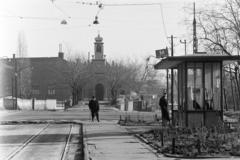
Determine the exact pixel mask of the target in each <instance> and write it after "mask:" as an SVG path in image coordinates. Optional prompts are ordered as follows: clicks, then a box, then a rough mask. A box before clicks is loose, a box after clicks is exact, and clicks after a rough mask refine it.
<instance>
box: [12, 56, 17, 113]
mask: <svg viewBox="0 0 240 160" xmlns="http://www.w3.org/2000/svg"><path fill="white" fill-rule="evenodd" d="M13 62H14V81H15V94H14V95H15V98H16V102H15V105H16V106H14V108H15V109H16V110H17V109H18V106H17V105H18V104H17V96H18V93H17V92H18V85H17V60H16V57H15V54H13Z"/></svg>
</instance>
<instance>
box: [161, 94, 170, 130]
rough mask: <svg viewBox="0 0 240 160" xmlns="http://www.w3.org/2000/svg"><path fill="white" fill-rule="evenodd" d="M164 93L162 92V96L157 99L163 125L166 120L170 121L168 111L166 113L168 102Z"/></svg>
mask: <svg viewBox="0 0 240 160" xmlns="http://www.w3.org/2000/svg"><path fill="white" fill-rule="evenodd" d="M166 94H167V93H163V96H162V97H161V98H160V100H159V106H160V107H161V112H162V124H163V126H165V124H166V122H169V121H170V117H169V113H168V108H167V106H168V103H167V100H166Z"/></svg>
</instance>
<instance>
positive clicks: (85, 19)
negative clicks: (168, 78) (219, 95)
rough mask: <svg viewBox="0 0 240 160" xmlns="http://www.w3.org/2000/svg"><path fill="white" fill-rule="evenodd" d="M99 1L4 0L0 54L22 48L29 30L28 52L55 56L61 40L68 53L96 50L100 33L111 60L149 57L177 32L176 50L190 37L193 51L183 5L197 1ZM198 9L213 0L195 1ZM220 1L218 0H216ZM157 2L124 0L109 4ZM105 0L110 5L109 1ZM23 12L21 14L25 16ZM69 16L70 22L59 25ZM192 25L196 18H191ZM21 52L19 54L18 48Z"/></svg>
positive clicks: (0, 10) (0, 9) (1, 2)
mask: <svg viewBox="0 0 240 160" xmlns="http://www.w3.org/2000/svg"><path fill="white" fill-rule="evenodd" d="M95 2H96V1H81V0H53V1H51V0H21V1H19V0H7V1H6V0H0V35H1V36H0V44H1V45H0V57H1V58H2V57H12V54H14V53H16V52H17V43H18V40H17V39H18V36H19V34H21V35H24V39H25V43H26V45H27V54H26V56H28V57H56V56H57V55H58V51H59V44H60V43H61V44H62V46H63V52H64V53H65V57H71V56H73V55H75V54H82V55H84V56H87V55H88V52H90V54H91V55H93V54H94V48H93V44H94V38H95V37H96V36H97V35H98V34H100V35H101V36H102V37H103V42H104V54H105V55H106V57H107V58H108V59H145V58H146V57H148V56H151V55H154V54H155V50H157V49H162V48H165V47H166V46H168V47H170V39H169V38H168V37H170V36H171V35H173V36H174V37H176V38H174V46H175V47H174V52H175V53H174V54H175V55H183V54H184V45H183V44H181V43H180V42H179V41H180V40H184V39H186V40H187V42H189V43H188V44H187V48H188V50H187V54H191V52H192V51H191V48H192V44H191V43H190V41H191V38H192V37H191V36H190V37H189V33H190V34H191V32H192V31H191V28H189V26H187V25H186V24H185V22H184V20H185V19H186V18H188V19H191V17H190V18H189V16H192V15H189V14H188V13H186V12H185V11H184V7H186V6H189V7H192V5H193V1H192V0H154V1H153V0H152V1H151V0H101V1H99V2H100V3H102V4H103V8H102V9H101V10H100V12H99V14H98V20H99V24H98V25H94V24H93V21H94V17H95V16H96V15H97V13H98V11H99V8H98V6H97V5H90V3H95ZM195 2H196V10H197V9H198V7H202V6H204V5H206V4H208V3H210V2H214V1H213V0H212V1H211V0H210V1H209V0H195ZM215 2H216V1H215ZM144 3H147V4H152V3H158V5H125V6H111V5H110V4H115V5H116V4H144ZM104 4H105V5H104ZM21 17H22V18H21ZM63 19H65V20H66V21H67V24H66V25H62V24H60V22H61V21H62V20H63ZM188 23H189V24H191V23H192V22H188ZM16 54H17V53H16Z"/></svg>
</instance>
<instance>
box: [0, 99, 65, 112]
mask: <svg viewBox="0 0 240 160" xmlns="http://www.w3.org/2000/svg"><path fill="white" fill-rule="evenodd" d="M13 101H15V99H11V98H0V109H14V108H13V104H14V102H13ZM17 104H18V109H20V110H63V109H64V101H57V100H56V99H47V100H37V99H34V100H33V99H21V98H18V99H17Z"/></svg>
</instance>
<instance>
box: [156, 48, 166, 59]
mask: <svg viewBox="0 0 240 160" xmlns="http://www.w3.org/2000/svg"><path fill="white" fill-rule="evenodd" d="M155 52H156V58H164V57H168V48H165V49H160V50H156V51H155Z"/></svg>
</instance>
